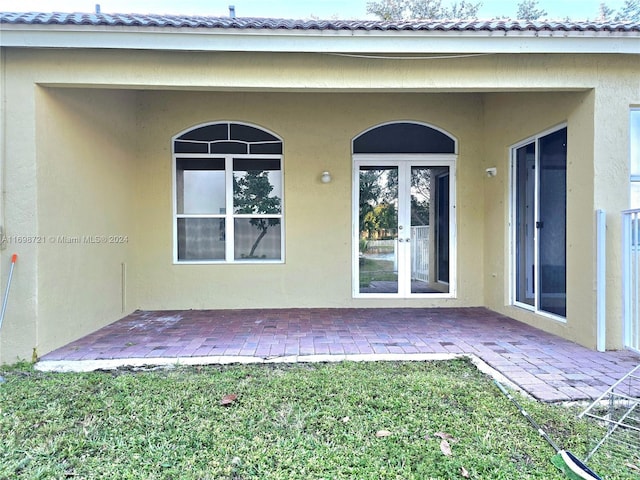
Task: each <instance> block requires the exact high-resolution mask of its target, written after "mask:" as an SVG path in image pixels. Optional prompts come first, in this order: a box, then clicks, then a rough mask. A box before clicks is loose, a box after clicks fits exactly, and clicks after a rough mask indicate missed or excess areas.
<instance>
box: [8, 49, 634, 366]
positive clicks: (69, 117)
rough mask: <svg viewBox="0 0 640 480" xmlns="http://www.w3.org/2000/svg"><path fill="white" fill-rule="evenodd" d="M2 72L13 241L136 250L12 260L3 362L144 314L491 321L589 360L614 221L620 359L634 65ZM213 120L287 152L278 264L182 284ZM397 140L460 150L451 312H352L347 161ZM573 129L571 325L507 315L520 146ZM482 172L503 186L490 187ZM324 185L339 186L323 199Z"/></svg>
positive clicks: (199, 62) (152, 56)
mask: <svg viewBox="0 0 640 480" xmlns="http://www.w3.org/2000/svg"><path fill="white" fill-rule="evenodd" d="M5 65H6V77H7V81H6V82H5V85H4V90H3V92H2V93H3V94H4V100H5V104H6V107H5V117H6V119H7V120H6V121H5V125H4V129H3V130H4V137H5V138H7V139H9V140H8V141H7V142H6V145H5V146H4V149H3V161H4V162H5V167H4V168H5V171H6V179H5V192H6V193H5V199H4V206H5V210H6V214H5V218H4V227H5V229H6V232H7V234H9V235H11V234H13V235H21V236H29V235H58V234H59V235H69V236H75V235H81V236H82V235H103V234H105V235H111V234H112V235H127V237H128V243H126V244H120V245H100V246H98V245H81V246H78V245H60V244H57V245H52V244H46V245H37V244H20V245H12V246H11V247H10V248H8V249H7V250H4V251H3V253H2V257H1V260H2V273H3V275H6V265H7V262H8V258H9V257H10V254H11V253H13V251H16V252H17V253H19V254H20V265H19V268H18V269H17V272H16V277H15V278H14V282H15V283H14V285H13V286H12V297H11V303H10V306H9V310H8V312H7V318H6V320H5V325H3V330H2V332H1V333H0V360H1V361H4V362H7V361H14V360H15V359H16V358H17V357H22V358H28V357H29V356H30V354H31V349H32V348H34V347H36V348H37V349H38V352H39V353H40V354H42V353H45V352H46V351H48V350H50V349H51V348H54V347H56V346H58V345H61V344H63V343H65V342H67V341H70V340H72V339H73V338H77V337H78V336H80V335H82V334H84V333H86V332H88V331H90V330H92V329H96V328H98V327H100V326H101V325H103V324H104V323H106V322H109V321H111V320H113V319H115V318H117V317H118V316H120V315H121V314H122V312H123V310H124V312H128V311H131V310H133V309H135V308H149V309H155V308H235V307H281V306H298V307H305V306H326V307H332V306H366V307H375V306H382V305H384V306H415V307H419V306H434V305H437V306H454V305H455V306H466V305H487V306H489V307H490V308H492V309H495V310H498V311H501V312H504V313H507V314H509V315H511V316H514V317H516V318H518V319H520V320H522V321H525V322H527V323H531V324H533V325H536V326H538V327H540V328H544V329H546V330H549V331H553V332H555V333H559V334H562V335H564V336H567V337H568V338H572V339H574V340H576V341H579V342H581V343H584V344H586V345H589V346H594V345H595V333H594V332H595V299H594V297H593V292H594V288H595V278H594V270H595V264H594V262H595V260H594V239H593V237H594V229H595V227H594V220H593V212H594V210H595V209H596V208H604V209H605V210H607V212H609V214H608V221H609V230H608V238H607V240H608V245H609V246H610V249H611V250H610V251H611V254H612V255H611V257H610V260H609V262H608V265H607V267H608V272H609V279H610V280H611V285H612V286H611V287H610V290H609V294H608V298H607V300H608V309H609V319H608V321H609V325H610V328H609V330H608V334H609V343H608V346H609V347H610V348H618V347H619V346H620V340H619V332H620V313H621V301H620V294H619V293H618V292H617V291H615V289H616V288H617V287H618V286H619V280H618V277H617V272H618V269H619V263H616V262H618V260H619V244H620V237H619V234H618V231H619V221H618V215H619V213H618V212H619V210H621V209H622V208H624V207H625V206H626V205H627V202H628V199H627V193H626V192H627V188H626V185H627V178H628V169H627V167H626V163H627V148H628V125H627V124H628V115H627V111H628V107H629V105H630V104H636V105H637V104H640V93H639V92H638V84H637V83H638V82H637V68H638V65H637V60H636V59H635V58H633V57H629V56H619V57H616V58H615V59H614V58H609V57H604V56H582V57H574V56H567V55H557V56H553V55H531V56H524V55H522V56H514V55H504V56H500V55H494V56H484V57H475V58H465V59H450V60H424V61H389V60H374V59H354V58H345V57H335V56H329V55H321V54H317V55H301V54H295V55H287V54H268V53H263V54H247V53H244V54H232V53H211V54H207V53H163V52H139V51H137V52H127V53H125V52H115V51H64V50H55V51H39V50H10V51H7V54H6V62H5ZM37 85H40V86H37ZM70 87H72V88H70ZM216 120H235V121H242V122H249V123H253V124H257V125H260V126H263V127H264V128H267V129H269V130H271V131H273V132H275V133H276V134H278V135H279V136H280V137H282V138H283V139H284V145H285V151H284V179H285V199H284V201H285V222H286V224H285V225H286V263H285V264H282V265H215V266H212V265H173V264H172V255H171V252H172V234H171V231H172V216H171V202H172V198H171V137H172V136H173V135H175V134H176V133H177V132H179V131H182V130H184V129H185V128H188V127H190V126H194V125H197V124H199V123H201V122H212V121H216ZM393 120H416V121H421V122H426V123H430V124H432V125H434V126H437V127H439V128H442V129H444V130H446V131H448V132H449V133H451V134H452V135H454V136H455V137H456V138H457V139H458V141H459V146H460V152H459V159H458V166H457V206H458V208H457V220H458V222H457V237H458V259H457V260H458V262H457V263H458V272H457V274H458V288H457V293H458V296H457V298H456V299H438V300H435V299H434V300H424V299H423V300H410V301H409V300H387V301H383V300H365V299H359V300H354V299H352V298H351V188H352V184H351V157H350V141H351V139H352V138H353V137H354V136H355V135H357V134H358V133H360V132H362V131H363V130H365V129H367V128H369V127H371V126H373V125H376V124H378V123H381V122H389V121H393ZM565 121H566V122H567V123H568V127H569V140H568V141H569V198H568V207H567V208H568V214H569V218H570V224H569V230H570V234H569V238H568V242H569V246H570V249H569V257H568V266H569V270H570V272H569V278H568V285H569V286H568V289H569V296H570V298H569V302H568V319H567V322H566V323H560V322H557V321H556V320H550V319H547V318H542V317H539V316H536V315H533V314H531V313H530V312H526V311H524V310H522V309H518V308H514V307H508V306H507V305H508V303H509V299H508V278H509V266H508V239H509V238H508V208H509V184H508V175H507V174H508V161H509V147H510V146H511V145H513V143H515V142H517V141H520V140H523V139H524V138H527V137H529V136H531V135H534V134H537V133H539V132H541V131H543V130H546V129H548V128H550V127H553V126H554V125H557V124H558V123H560V122H565ZM612 163H613V164H615V165H616V167H615V168H610V165H611V164H612ZM490 166H496V167H498V176H497V177H495V178H491V179H488V178H486V177H485V175H484V169H485V168H487V167H490ZM323 170H330V171H331V173H332V176H333V179H334V180H333V182H332V183H330V184H328V185H324V184H322V183H321V182H320V180H319V175H320V173H321V172H322V171H323ZM594 171H595V173H596V179H595V181H594V180H593V173H594ZM602 172H608V173H603V174H602V175H601V173H602ZM585 259H586V260H585ZM123 263H124V264H125V265H126V288H125V294H126V295H125V297H126V300H125V304H124V305H123V295H122V264H123ZM3 280H4V278H3Z"/></svg>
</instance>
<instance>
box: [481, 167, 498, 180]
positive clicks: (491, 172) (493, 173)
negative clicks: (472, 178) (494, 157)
mask: <svg viewBox="0 0 640 480" xmlns="http://www.w3.org/2000/svg"><path fill="white" fill-rule="evenodd" d="M484 172H485V173H486V174H487V177H489V178H491V177H495V176H496V175H497V174H498V169H497V168H496V167H491V168H487V169H486V170H485V171H484Z"/></svg>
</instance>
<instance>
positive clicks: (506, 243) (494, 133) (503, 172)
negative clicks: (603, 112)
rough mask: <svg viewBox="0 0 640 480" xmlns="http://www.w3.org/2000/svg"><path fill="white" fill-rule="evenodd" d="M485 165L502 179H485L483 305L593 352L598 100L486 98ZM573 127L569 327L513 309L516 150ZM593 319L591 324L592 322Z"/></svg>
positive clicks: (585, 95) (584, 95)
mask: <svg viewBox="0 0 640 480" xmlns="http://www.w3.org/2000/svg"><path fill="white" fill-rule="evenodd" d="M485 111H486V119H487V122H486V125H487V129H486V139H487V156H486V159H485V161H486V162H487V167H488V166H490V165H489V164H490V163H493V165H491V166H497V168H498V171H499V175H498V176H496V177H494V178H488V179H487V180H486V181H485V187H486V189H485V202H486V203H485V205H486V209H485V218H486V223H485V225H486V228H485V243H486V244H491V245H492V246H493V248H487V249H485V252H484V254H485V259H486V266H487V268H486V270H485V272H484V276H485V282H486V288H485V301H486V305H487V306H489V307H490V308H491V309H493V310H496V311H499V312H502V313H504V314H506V315H509V316H511V317H513V318H517V319H519V320H522V321H525V322H527V323H530V324H532V325H534V326H536V327H539V328H543V329H545V330H548V331H551V332H553V333H556V334H559V335H562V336H565V337H569V338H572V339H574V340H576V341H578V342H581V343H585V344H589V345H590V346H591V347H594V346H595V317H594V312H595V305H596V299H595V295H594V292H595V283H594V282H595V280H594V279H595V258H594V257H593V254H592V252H593V251H594V248H595V245H594V232H595V226H594V215H595V213H593V212H594V209H593V188H594V182H593V163H592V161H591V159H592V158H593V120H592V119H593V94H592V93H589V92H576V93H566V92H565V93H544V94H541V93H526V94H522V93H521V94H491V95H487V96H486V97H485ZM564 123H566V124H567V321H566V322H561V321H558V320H555V319H550V318H547V317H544V316H540V315H535V314H533V313H531V312H529V311H527V310H524V309H522V308H518V307H514V306H511V305H510V303H511V301H510V291H509V287H510V275H511V265H510V249H511V248H512V244H511V238H510V235H511V231H510V228H509V224H508V222H505V219H509V218H510V216H511V215H512V213H511V210H510V209H511V198H510V188H509V182H510V174H511V172H510V168H511V163H510V152H511V147H512V146H513V145H514V144H516V143H518V142H521V141H523V140H526V139H528V138H530V137H532V135H536V134H540V133H542V132H544V131H546V130H548V129H550V128H553V127H558V126H560V125H562V124H564ZM587 319H588V320H587Z"/></svg>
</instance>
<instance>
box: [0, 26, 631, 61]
mask: <svg viewBox="0 0 640 480" xmlns="http://www.w3.org/2000/svg"><path fill="white" fill-rule="evenodd" d="M0 46H2V47H20V48H74V49H120V50H165V51H210V52H220V51H240V52H293V53H296V52H298V53H310V52H327V53H371V52H376V53H389V54H391V53H396V54H418V53H580V54H594V53H598V54H607V53H626V54H638V53H640V36H639V35H638V34H637V33H620V32H615V33H612V32H602V31H595V32H594V31H583V32H576V31H542V32H541V31H500V30H491V31H442V32H440V31H371V30H274V29H233V28H229V29H204V28H167V27H162V28H158V27H142V28H141V27H113V26H109V27H105V26H86V25H84V26H75V25H46V24H45V25H37V24H31V25H24V24H3V25H2V29H0Z"/></svg>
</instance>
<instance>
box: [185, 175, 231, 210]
mask: <svg viewBox="0 0 640 480" xmlns="http://www.w3.org/2000/svg"><path fill="white" fill-rule="evenodd" d="M224 201H225V198H224V171H209V170H185V171H184V213H186V214H196V213H201V214H221V213H224Z"/></svg>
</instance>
